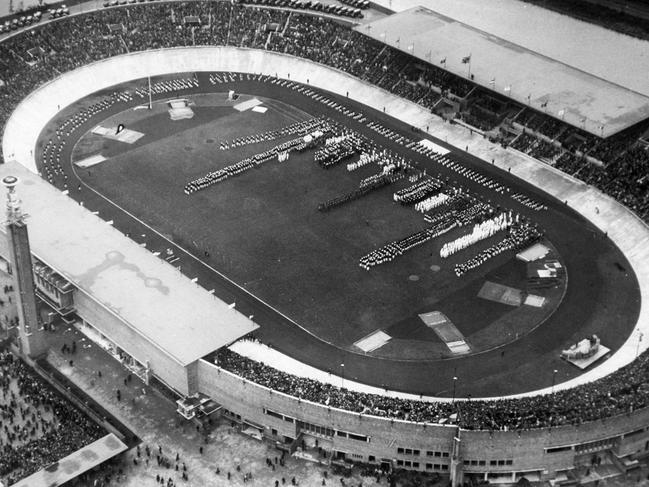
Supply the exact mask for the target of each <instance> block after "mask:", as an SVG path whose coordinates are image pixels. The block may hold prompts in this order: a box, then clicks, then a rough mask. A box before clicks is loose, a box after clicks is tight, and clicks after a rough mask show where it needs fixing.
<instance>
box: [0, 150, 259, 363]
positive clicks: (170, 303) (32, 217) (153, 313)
mask: <svg viewBox="0 0 649 487" xmlns="http://www.w3.org/2000/svg"><path fill="white" fill-rule="evenodd" d="M8 175H12V176H17V177H18V178H19V179H20V183H19V185H18V187H17V188H16V193H17V195H18V197H19V198H20V199H21V200H22V210H23V212H24V213H26V214H27V215H28V217H27V220H26V221H27V225H28V228H29V240H30V243H31V247H32V253H33V254H34V255H35V256H36V257H38V258H39V259H40V260H41V261H43V262H44V263H46V264H47V265H48V266H50V267H52V268H53V269H55V270H56V271H57V272H58V273H59V274H61V276H63V277H64V278H65V279H67V280H69V281H70V282H71V283H73V284H74V285H75V286H76V287H78V288H79V289H81V290H83V291H85V292H86V293H88V294H90V295H91V296H93V298H94V299H96V300H97V301H98V302H99V303H100V304H102V305H103V306H105V307H106V308H107V309H109V310H110V311H111V312H113V313H114V314H116V315H117V316H119V317H120V318H122V319H123V320H124V322H125V323H126V324H127V326H130V327H132V328H133V329H135V330H136V331H137V332H138V333H139V334H140V335H142V336H144V337H146V338H147V340H149V341H150V342H151V343H153V344H155V345H156V346H157V347H158V348H160V349H161V350H163V351H164V352H165V353H167V354H168V355H170V356H171V357H172V358H174V359H175V360H176V361H177V362H179V363H180V364H182V365H183V366H184V365H187V364H189V363H191V362H193V361H195V360H197V359H199V358H201V357H203V356H205V355H207V354H208V353H210V352H213V351H214V350H216V349H218V348H220V347H222V346H224V345H227V344H229V343H231V342H233V341H235V340H236V339H238V338H239V337H241V336H243V335H245V334H247V333H249V332H251V331H252V330H254V329H256V328H258V325H256V324H254V323H253V322H252V321H250V320H249V319H248V318H247V317H246V316H244V315H242V314H241V313H239V312H238V311H237V310H235V309H233V308H231V307H230V306H229V305H228V304H227V303H224V302H223V301H221V300H219V299H218V298H216V297H215V296H214V295H212V294H211V293H209V292H208V291H206V290H205V289H204V288H202V287H201V286H199V285H198V284H197V283H195V282H192V281H191V280H190V279H188V278H187V277H185V276H184V275H183V274H181V272H180V271H179V270H178V269H176V268H174V267H173V266H171V265H170V264H168V263H167V262H165V261H163V260H161V259H159V258H158V257H156V256H154V255H153V254H152V253H151V252H149V251H148V250H146V249H145V248H143V247H140V246H139V245H138V244H136V243H135V242H133V241H132V240H131V239H129V238H127V237H126V236H125V235H124V234H122V233H121V232H119V231H118V230H116V229H115V228H113V227H112V226H111V225H110V224H108V223H106V222H104V221H103V220H101V219H100V218H99V217H97V216H96V215H94V214H92V213H91V212H90V211H88V210H87V209H86V208H84V207H83V206H80V205H78V204H77V203H76V202H74V201H73V200H72V199H70V198H68V197H67V196H66V195H65V194H63V193H61V192H60V191H58V190H57V189H56V188H54V187H53V186H51V185H50V184H48V183H47V182H46V181H44V180H43V179H41V178H40V177H39V176H38V175H36V174H33V173H32V172H30V171H29V170H27V169H26V168H25V167H23V166H22V165H20V164H18V163H16V162H9V163H6V164H2V165H0V179H2V178H3V177H5V176H8ZM2 191H3V192H5V191H6V190H4V189H3V190H2ZM2 231H4V228H2Z"/></svg>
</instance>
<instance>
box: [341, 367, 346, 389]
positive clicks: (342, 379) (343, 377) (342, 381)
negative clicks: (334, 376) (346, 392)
mask: <svg viewBox="0 0 649 487" xmlns="http://www.w3.org/2000/svg"><path fill="white" fill-rule="evenodd" d="M340 370H341V371H342V374H341V376H340V377H341V380H340V388H341V389H344V388H345V364H344V363H341V364H340Z"/></svg>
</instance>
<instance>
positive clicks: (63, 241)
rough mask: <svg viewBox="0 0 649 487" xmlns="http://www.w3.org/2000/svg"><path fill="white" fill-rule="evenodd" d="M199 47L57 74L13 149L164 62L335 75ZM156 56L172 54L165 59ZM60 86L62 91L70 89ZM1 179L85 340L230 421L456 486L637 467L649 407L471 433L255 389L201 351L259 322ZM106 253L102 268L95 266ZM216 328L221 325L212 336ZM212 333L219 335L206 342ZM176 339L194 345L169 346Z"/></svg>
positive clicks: (24, 120)
mask: <svg viewBox="0 0 649 487" xmlns="http://www.w3.org/2000/svg"><path fill="white" fill-rule="evenodd" d="M197 52H198V54H197V55H196V56H195V57H194V56H187V50H171V51H169V52H164V51H158V52H155V53H151V54H150V55H147V54H138V55H135V56H125V59H126V61H125V62H126V64H124V66H126V67H125V69H114V65H111V64H110V63H111V62H113V63H115V62H118V61H115V60H114V59H113V60H110V61H108V62H106V63H98V64H97V65H96V66H88V67H83V68H80V69H79V70H77V71H75V72H73V73H72V76H78V78H77V79H76V80H75V84H74V86H76V87H77V89H76V90H75V91H74V93H71V90H64V91H58V90H59V89H58V87H57V86H56V84H57V83H60V84H61V85H67V84H69V83H70V82H71V79H70V78H66V77H62V78H59V79H58V80H57V81H55V82H54V83H50V84H48V85H46V86H45V87H43V88H42V89H41V90H39V91H38V92H36V93H34V94H32V95H31V96H30V98H29V99H28V100H26V102H25V103H23V104H22V105H21V107H19V109H18V110H17V111H16V113H15V114H14V115H13V116H12V120H10V122H9V124H8V126H7V130H6V132H5V134H4V138H3V148H4V149H5V150H4V152H5V154H9V155H13V156H14V157H15V158H16V159H17V160H20V161H24V162H25V163H26V164H25V166H27V167H28V168H30V169H31V170H32V171H33V170H35V166H34V165H33V164H34V163H33V157H32V156H31V155H30V152H31V150H32V148H33V147H34V143H35V140H36V137H37V136H38V134H39V133H40V130H41V129H42V127H43V126H44V123H46V122H47V121H49V120H50V119H51V118H52V117H53V116H54V115H55V114H56V111H57V105H58V104H61V105H63V104H67V103H71V102H72V101H74V100H76V99H78V98H80V97H82V96H84V95H85V94H89V93H92V92H94V91H96V90H98V89H101V88H102V87H107V86H111V85H112V84H115V83H116V82H119V81H120V80H119V79H117V77H118V76H126V77H127V78H125V79H133V78H137V77H141V76H142V75H146V74H156V72H155V69H163V68H164V69H165V70H169V69H173V70H175V71H178V72H180V71H191V70H193V69H196V66H199V65H200V66H203V68H205V63H206V62H207V63H208V64H209V68H210V69H226V68H227V69H233V70H237V71H241V72H251V73H258V72H264V71H268V72H269V73H271V74H274V73H275V72H276V70H277V69H278V66H279V68H280V69H282V70H283V71H284V72H292V73H293V79H295V78H298V79H301V78H305V76H304V74H305V73H311V74H310V76H312V79H315V78H316V76H314V75H313V73H314V72H316V71H317V70H325V71H327V68H324V67H322V66H314V65H312V64H311V63H308V62H307V61H304V60H296V59H294V58H291V57H290V56H280V55H268V54H265V55H264V54H263V53H259V52H255V51H249V50H236V49H233V50H231V51H229V52H228V54H229V56H219V55H218V54H222V53H221V52H218V53H217V52H215V51H212V52H210V51H209V50H199V51H197ZM237 53H238V54H240V56H237V55H236V54H237ZM161 58H165V62H160V60H161ZM147 59H148V60H147ZM143 60H146V62H143ZM224 60H227V61H224ZM278 60H279V61H280V62H279V63H278V62H276V61H278ZM122 61H123V60H122ZM226 62H227V63H229V64H228V65H227V66H226V65H225V63H226ZM305 63H306V64H305ZM159 66H162V67H163V68H158V67H159ZM170 66H171V68H170ZM154 67H155V68H154ZM138 70H139V71H138ZM296 73H297V75H296ZM158 74H159V73H158ZM330 74H331V73H330ZM334 74H336V76H340V73H334ZM66 76H69V75H66ZM280 76H283V73H280ZM321 79H326V77H322V78H321ZM122 81H123V80H122ZM99 83H101V84H103V86H100V85H99ZM356 88H365V89H358V90H357V89H356ZM350 89H351V90H352V91H351V92H352V93H357V94H358V97H363V96H367V103H366V104H368V105H372V104H376V101H375V100H376V99H371V97H370V95H369V94H367V93H368V92H369V91H371V90H368V89H367V86H363V85H362V83H361V82H360V81H357V80H353V79H346V81H345V83H339V84H338V85H337V90H338V91H339V92H340V93H344V92H345V91H348V90H350ZM54 93H56V94H57V96H53V95H54ZM59 93H65V94H64V95H63V99H61V97H59V96H58V94H59ZM65 97H68V98H67V99H66V98H65ZM54 100H56V101H54ZM359 101H364V100H359ZM399 107H403V108H404V110H403V114H404V118H405V119H406V120H407V121H408V122H409V123H410V122H411V121H412V123H413V124H415V122H416V125H418V126H421V123H425V120H420V119H417V114H416V113H415V111H414V110H413V109H412V107H411V104H409V103H406V102H401V101H399V100H398V99H396V97H395V100H393V105H392V106H388V111H389V112H392V113H396V112H397V111H398V109H399ZM5 176H17V177H19V178H20V179H21V180H22V181H23V182H24V183H25V184H24V185H23V186H21V187H20V188H19V190H18V191H19V194H20V197H21V198H22V199H23V200H24V203H25V212H26V213H28V214H29V215H30V220H29V229H30V237H31V241H32V252H33V255H34V259H35V261H36V262H37V264H36V266H35V286H36V290H37V294H38V295H39V296H40V297H41V299H42V300H43V301H45V302H46V303H47V304H48V305H49V306H50V307H52V308H53V309H54V310H55V311H56V312H58V313H59V314H60V315H61V316H62V317H64V318H68V317H70V316H71V313H72V312H73V313H75V314H76V315H77V316H78V317H79V318H80V319H81V320H82V328H85V331H86V333H88V335H89V336H91V337H92V338H93V339H95V340H96V341H97V342H98V343H100V344H102V345H104V346H105V348H107V349H109V350H112V351H113V352H114V354H115V355H116V356H117V357H118V358H120V359H121V360H123V361H124V362H125V364H126V365H128V366H129V367H132V368H133V370H135V371H136V372H138V373H140V374H141V375H142V376H143V377H144V378H145V380H148V379H150V378H151V377H156V378H158V379H159V380H161V381H162V382H164V383H165V384H166V385H167V386H168V387H170V388H171V389H173V390H174V391H176V392H177V393H178V394H179V395H181V396H191V395H194V394H196V393H202V394H205V395H206V396H208V397H210V398H212V399H213V400H214V401H216V402H218V403H219V404H220V405H221V406H222V414H223V415H224V416H225V417H227V418H229V419H231V420H233V421H237V422H240V423H241V424H245V425H246V428H249V429H252V430H256V431H257V433H258V435H259V436H262V437H265V438H267V439H269V440H271V441H274V442H277V444H278V446H281V447H282V448H285V449H287V450H288V451H294V450H295V449H296V448H297V447H298V446H299V445H300V444H301V442H302V441H304V442H312V441H315V440H318V442H319V443H318V444H319V445H320V446H321V447H322V448H323V449H324V450H326V451H329V452H331V456H332V457H333V458H334V459H336V460H341V461H344V460H351V461H358V462H364V463H370V464H375V465H377V466H380V467H384V468H406V469H413V470H420V471H428V472H437V473H440V474H447V475H449V476H450V477H451V479H452V480H453V483H454V484H455V485H458V484H459V483H461V481H462V480H463V479H466V478H468V477H474V478H495V477H498V478H511V480H514V481H515V480H516V479H517V478H520V477H522V476H523V475H524V476H526V477H527V478H528V479H533V478H538V479H555V478H561V476H562V473H564V472H565V471H568V470H571V469H573V468H574V467H575V465H580V464H589V463H590V462H593V461H596V459H597V457H598V456H607V457H609V458H610V459H611V460H612V461H614V462H619V463H620V465H625V464H629V463H632V462H633V461H634V459H633V458H634V456H635V455H637V454H640V453H643V452H646V451H648V450H649V426H647V425H648V424H649V409H646V408H645V409H641V410H636V411H632V412H629V413H628V414H624V415H619V416H615V417H612V418H608V419H606V420H600V421H595V422H588V423H582V424H579V425H567V426H561V427H550V428H543V429H533V430H525V431H488V430H480V431H476V430H465V429H462V428H459V427H457V426H454V425H443V424H425V423H415V422H409V421H403V420H395V419H390V418H380V417H376V416H370V415H366V414H359V413H352V412H349V411H344V410H340V409H335V408H330V407H327V406H323V405H321V404H315V403H312V402H309V401H305V400H301V399H299V398H296V397H291V396H287V395H286V394H283V393H279V392H277V391H273V390H271V389H268V388H265V387H262V386H259V385H257V384H255V383H252V382H250V381H248V380H246V379H243V378H241V377H238V376H236V375H234V374H232V373H230V372H228V371H225V370H223V369H221V368H219V367H218V366H217V365H215V364H212V363H210V362H208V361H206V360H205V359H204V358H203V357H204V356H206V355H207V354H208V353H209V352H211V351H214V350H216V349H218V348H220V347H222V346H225V345H227V344H229V343H231V342H232V341H234V340H236V339H238V338H239V337H241V336H244V335H245V334H247V333H248V332H250V331H252V330H254V328H255V327H256V325H254V323H252V322H250V320H248V319H247V318H245V317H243V316H241V315H240V314H237V313H236V311H234V310H232V309H231V308H230V307H229V306H227V305H226V304H225V303H222V302H219V301H218V300H217V299H216V298H214V297H213V296H211V295H209V293H208V292H207V291H205V290H204V289H202V288H200V286H198V285H196V284H194V283H193V282H191V281H190V280H189V279H188V278H186V277H184V276H183V275H181V274H180V273H178V271H177V270H176V269H174V268H173V267H172V266H170V265H169V264H168V263H166V262H164V261H162V260H160V259H158V258H157V257H155V256H153V255H152V254H151V253H150V252H149V251H147V250H145V249H143V248H141V247H140V246H139V245H137V244H136V243H134V242H133V241H131V240H130V239H129V238H128V237H126V236H125V235H123V234H121V233H119V232H118V231H117V230H115V229H113V228H112V227H111V226H110V225H108V224H107V223H106V222H104V221H103V220H101V219H100V218H99V217H98V216H96V215H93V214H92V213H91V212H89V211H88V210H86V209H85V208H83V207H81V206H79V205H77V204H76V203H74V202H72V200H70V199H68V198H67V196H65V195H63V194H61V193H59V192H58V191H57V190H56V189H54V188H53V187H51V186H50V185H49V184H47V183H46V182H45V181H43V180H41V179H40V177H38V176H37V175H36V174H34V173H33V172H31V171H29V170H28V169H26V168H25V167H23V166H22V165H20V164H18V163H8V164H4V165H2V166H1V167H0V177H5ZM567 182H569V181H567ZM562 191H565V188H564V189H562ZM626 231H627V230H625V232H626ZM0 242H1V243H0V255H1V256H2V257H3V258H4V259H6V260H7V261H14V259H12V257H11V250H10V245H8V241H7V240H6V239H0ZM101 263H104V264H106V265H105V266H104V267H103V268H102V269H100V270H98V271H93V269H97V266H98V264H101ZM124 263H127V264H129V265H135V266H137V268H138V269H139V270H141V271H142V270H143V271H144V272H143V274H144V275H145V276H148V277H147V279H141V278H140V277H139V275H138V274H137V273H134V272H133V271H132V269H129V268H128V266H125V265H122V264H124ZM125 279H126V280H127V282H128V284H129V285H128V293H126V294H128V295H126V294H124V293H122V294H120V293H119V292H118V290H119V289H120V288H121V289H124V288H125V287H127V286H125V285H124V280H125ZM189 295H191V296H192V297H191V298H189V301H188V304H187V306H189V307H190V308H191V309H192V310H194V311H195V310H196V309H198V306H197V301H196V300H199V302H198V304H199V305H200V306H201V309H203V308H202V306H204V307H205V309H206V310H207V311H206V312H207V313H211V314H209V315H207V316H199V317H197V319H195V320H188V319H187V316H191V315H192V314H193V313H189V314H187V313H182V315H180V314H178V313H177V312H174V313H173V314H170V315H168V316H166V317H162V316H154V317H153V319H151V316H150V313H151V310H155V309H158V310H162V313H163V314H164V312H165V311H168V310H169V309H171V308H170V307H169V305H168V304H167V303H168V302H171V303H173V304H177V303H181V302H183V301H184V300H185V299H186V298H187V297H188V296H189ZM141 298H142V299H141ZM188 309H189V308H188ZM179 316H182V318H180V317H179ZM161 318H163V319H162V320H161ZM207 324H209V326H208V325H207ZM208 328H210V329H214V328H216V329H218V330H219V332H218V333H217V334H215V335H210V334H209V333H207V332H208ZM204 333H207V336H209V337H211V339H210V340H205V334H204ZM179 339H182V340H190V341H189V342H188V341H182V342H179V343H174V341H177V340H179ZM199 339H200V340H199ZM192 340H193V341H192Z"/></svg>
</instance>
